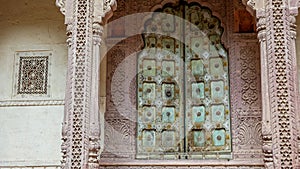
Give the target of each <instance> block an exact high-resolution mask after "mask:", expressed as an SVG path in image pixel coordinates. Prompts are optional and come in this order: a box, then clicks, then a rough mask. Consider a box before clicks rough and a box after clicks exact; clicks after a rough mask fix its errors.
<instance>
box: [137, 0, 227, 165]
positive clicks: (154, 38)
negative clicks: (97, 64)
mask: <svg viewBox="0 0 300 169" xmlns="http://www.w3.org/2000/svg"><path fill="white" fill-rule="evenodd" d="M159 12H160V13H155V14H153V17H152V18H151V19H149V20H148V21H147V22H146V23H145V34H144V43H145V47H144V50H143V51H142V52H141V53H140V54H139V56H138V72H139V76H138V80H137V83H138V89H137V90H138V91H137V97H138V99H137V101H138V127H137V158H145V159H146V158H147V159H149V158H150V159H179V158H181V159H187V158H191V159H193V158H197V159H199V158H206V159H207V158H225V159H229V158H231V130H230V106H229V83H228V57H227V53H226V51H225V50H224V48H223V46H222V44H221V36H222V33H223V29H222V27H221V26H220V21H219V19H218V18H216V17H214V16H212V14H211V11H210V10H209V9H207V8H204V7H201V6H200V5H198V4H186V5H176V6H174V5H173V6H172V5H166V6H165V7H164V8H163V9H162V10H160V11H159Z"/></svg>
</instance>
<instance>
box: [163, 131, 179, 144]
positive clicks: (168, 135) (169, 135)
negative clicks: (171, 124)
mask: <svg viewBox="0 0 300 169" xmlns="http://www.w3.org/2000/svg"><path fill="white" fill-rule="evenodd" d="M175 140H176V137H175V132H174V131H168V130H165V131H163V132H162V140H161V141H162V146H163V147H176V145H175V144H176V142H175Z"/></svg>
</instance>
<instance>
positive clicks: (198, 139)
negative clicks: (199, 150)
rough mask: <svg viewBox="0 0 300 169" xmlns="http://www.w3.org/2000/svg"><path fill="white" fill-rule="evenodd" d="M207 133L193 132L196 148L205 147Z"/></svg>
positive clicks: (201, 131) (202, 131)
mask: <svg viewBox="0 0 300 169" xmlns="http://www.w3.org/2000/svg"><path fill="white" fill-rule="evenodd" d="M205 140H206V138H205V131H204V130H194V131H193V143H194V147H203V146H204V145H205Z"/></svg>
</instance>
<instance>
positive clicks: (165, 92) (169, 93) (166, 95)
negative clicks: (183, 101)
mask: <svg viewBox="0 0 300 169" xmlns="http://www.w3.org/2000/svg"><path fill="white" fill-rule="evenodd" d="M174 88H175V86H174V84H170V83H164V84H163V85H162V91H161V93H162V98H163V99H164V100H170V99H174V94H175V93H174Z"/></svg>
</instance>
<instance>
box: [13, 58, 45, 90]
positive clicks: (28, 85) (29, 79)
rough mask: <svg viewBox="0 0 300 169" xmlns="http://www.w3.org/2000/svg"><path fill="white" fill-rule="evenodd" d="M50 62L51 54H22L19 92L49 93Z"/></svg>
mask: <svg viewBox="0 0 300 169" xmlns="http://www.w3.org/2000/svg"><path fill="white" fill-rule="evenodd" d="M17 54H18V53H17ZM48 62H49V56H20V58H19V73H18V75H19V76H18V84H17V94H48V90H47V89H48V87H47V85H48Z"/></svg>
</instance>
